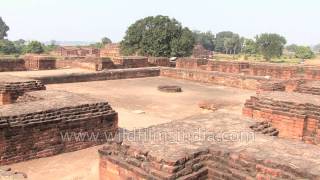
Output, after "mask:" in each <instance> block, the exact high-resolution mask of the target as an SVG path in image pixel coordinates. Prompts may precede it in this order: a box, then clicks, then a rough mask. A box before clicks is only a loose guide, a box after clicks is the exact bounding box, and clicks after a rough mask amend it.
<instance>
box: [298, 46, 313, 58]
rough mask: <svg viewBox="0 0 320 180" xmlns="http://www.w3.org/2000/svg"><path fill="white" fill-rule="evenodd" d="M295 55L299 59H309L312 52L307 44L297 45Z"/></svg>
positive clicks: (311, 56)
mask: <svg viewBox="0 0 320 180" xmlns="http://www.w3.org/2000/svg"><path fill="white" fill-rule="evenodd" d="M295 56H296V57H297V58H301V59H311V58H313V57H314V53H313V51H312V50H311V48H310V47H308V46H297V48H296V50H295Z"/></svg>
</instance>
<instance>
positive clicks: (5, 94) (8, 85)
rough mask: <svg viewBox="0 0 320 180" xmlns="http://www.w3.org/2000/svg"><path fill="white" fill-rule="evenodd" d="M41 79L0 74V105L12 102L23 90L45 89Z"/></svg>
mask: <svg viewBox="0 0 320 180" xmlns="http://www.w3.org/2000/svg"><path fill="white" fill-rule="evenodd" d="M45 89H46V87H45V86H44V85H43V84H42V82H41V81H38V80H34V79H27V78H20V77H15V76H9V75H1V76H0V105H4V104H12V103H14V102H15V101H16V100H17V99H18V97H19V96H22V95H23V94H24V93H25V92H30V91H38V90H45Z"/></svg>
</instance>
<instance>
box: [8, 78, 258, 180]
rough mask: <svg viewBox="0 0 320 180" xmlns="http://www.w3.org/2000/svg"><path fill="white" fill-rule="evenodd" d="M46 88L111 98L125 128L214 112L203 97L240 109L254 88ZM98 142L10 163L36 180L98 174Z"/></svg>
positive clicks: (128, 83)
mask: <svg viewBox="0 0 320 180" xmlns="http://www.w3.org/2000/svg"><path fill="white" fill-rule="evenodd" d="M159 85H178V86H181V87H182V90H183V92H182V93H164V92H160V91H158V89H157V87H158V86H159ZM47 89H48V90H65V91H71V92H75V93H80V94H89V95H91V96H93V97H96V98H100V99H103V100H106V101H108V102H109V103H110V104H111V106H112V107H113V109H115V110H116V111H117V112H118V113H119V126H120V127H122V128H126V129H131V130H132V129H134V128H141V127H148V126H151V125H157V124H163V123H166V122H170V121H173V120H178V119H184V118H187V117H190V116H194V115H197V114H207V113H210V111H208V110H202V109H200V108H199V107H198V104H199V102H201V101H210V102H214V103H215V104H217V105H219V108H220V109H222V111H225V112H228V113H233V114H238V115H240V114H241V108H242V105H243V103H244V102H245V100H246V99H248V98H249V97H250V96H251V95H253V94H254V93H255V92H254V91H248V90H240V89H236V88H230V87H223V86H214V85H207V84H200V83H195V82H190V81H184V80H176V79H170V78H165V77H152V78H141V79H125V80H111V81H95V82H85V83H69V84H53V85H48V86H47ZM98 148H99V147H93V148H88V149H84V150H81V151H77V152H72V153H66V154H60V155H57V156H54V157H49V158H42V159H36V160H31V161H27V162H22V163H18V164H13V165H10V167H12V168H13V169H14V170H17V171H22V172H25V173H27V174H28V176H29V179H32V180H42V179H44V178H45V179H47V180H56V179H61V180H91V179H92V180H94V179H98V153H97V149H98Z"/></svg>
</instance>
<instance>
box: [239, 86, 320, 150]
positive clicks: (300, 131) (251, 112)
mask: <svg viewBox="0 0 320 180" xmlns="http://www.w3.org/2000/svg"><path fill="white" fill-rule="evenodd" d="M243 114H244V115H245V116H248V117H251V118H253V119H257V120H261V119H262V120H266V121H269V122H271V123H272V125H273V127H275V128H276V129H278V130H279V137H284V138H290V139H297V140H302V141H305V142H307V143H312V144H319V142H320V128H319V125H320V123H319V121H320V98H319V96H315V95H310V94H301V93H295V92H292V93H287V92H263V93H260V94H258V95H256V96H252V97H251V98H250V99H249V100H247V101H246V103H245V105H244V108H243Z"/></svg>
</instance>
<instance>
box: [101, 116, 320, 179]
mask: <svg viewBox="0 0 320 180" xmlns="http://www.w3.org/2000/svg"><path fill="white" fill-rule="evenodd" d="M226 122H228V123H226ZM249 126H250V121H249V120H248V119H246V118H241V117H239V116H237V115H231V114H225V113H221V112H216V113H210V114H206V115H199V116H194V117H190V118H187V119H184V120H179V121H173V122H170V123H167V124H162V125H157V126H152V127H150V128H146V129H141V130H140V131H137V130H135V133H136V134H135V136H133V137H132V136H130V135H131V134H130V132H126V131H123V132H122V133H120V134H119V135H118V136H119V137H117V138H116V139H115V141H114V142H113V143H109V144H108V145H106V146H105V147H104V148H102V149H100V150H99V154H100V179H101V180H106V179H252V180H253V179H314V180H315V179H319V178H320V166H319V160H318V157H319V155H320V152H319V150H318V147H315V146H313V145H308V144H304V143H302V142H291V141H286V140H282V139H278V138H274V137H270V136H265V135H262V134H256V135H254V136H253V138H252V139H251V138H249V137H250V136H246V137H245V138H244V139H241V138H240V136H238V138H239V139H237V140H230V139H228V138H227V137H229V136H225V135H226V134H227V133H231V132H234V131H237V132H239V133H240V132H242V133H243V134H242V135H244V134H245V132H247V133H249V134H250V132H252V131H251V130H250V128H249ZM198 128H200V129H203V130H204V129H205V130H207V131H206V133H205V134H204V135H203V134H197V135H198V136H197V137H202V138H204V139H201V140H199V139H196V138H195V139H192V138H193V137H194V136H193V135H195V134H194V133H195V132H199V130H198ZM219 132H223V134H224V135H223V136H219ZM184 135H186V136H184ZM187 135H191V136H187ZM220 135H221V134H220ZM234 135H236V134H234ZM161 137H165V138H166V139H161ZM183 137H188V138H186V139H183ZM210 137H211V138H212V139H211V138H210ZM214 137H220V138H217V139H215V138H214ZM221 137H225V138H221ZM241 137H242V136H241ZM243 137H244V136H243ZM179 138H180V139H179ZM202 140H203V141H202ZM302 154H303V156H302ZM310 168H312V170H310Z"/></svg>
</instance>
